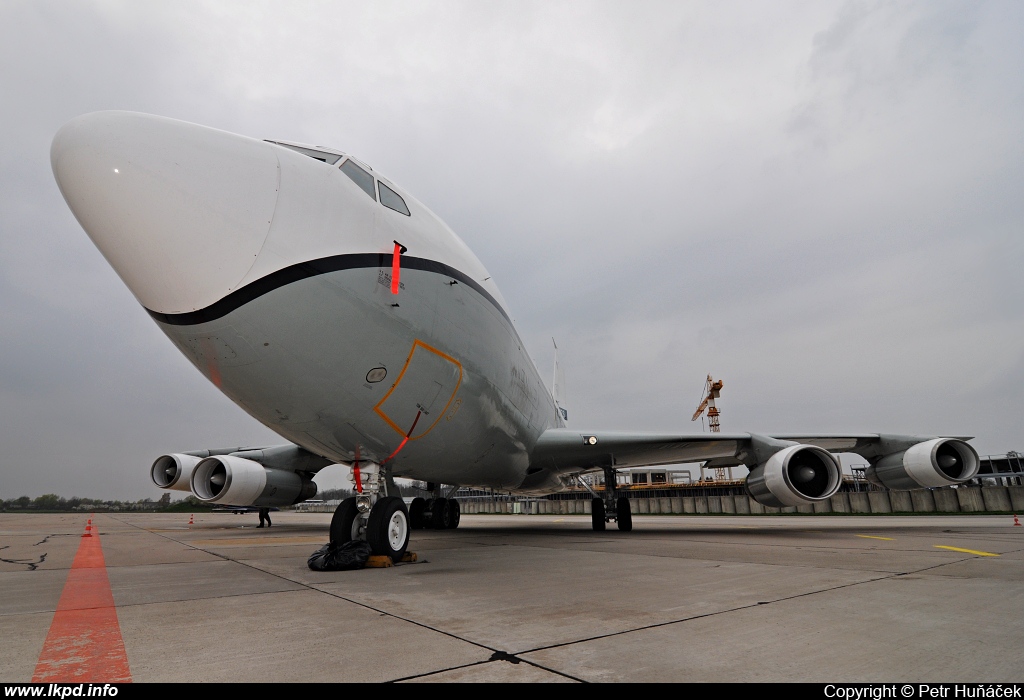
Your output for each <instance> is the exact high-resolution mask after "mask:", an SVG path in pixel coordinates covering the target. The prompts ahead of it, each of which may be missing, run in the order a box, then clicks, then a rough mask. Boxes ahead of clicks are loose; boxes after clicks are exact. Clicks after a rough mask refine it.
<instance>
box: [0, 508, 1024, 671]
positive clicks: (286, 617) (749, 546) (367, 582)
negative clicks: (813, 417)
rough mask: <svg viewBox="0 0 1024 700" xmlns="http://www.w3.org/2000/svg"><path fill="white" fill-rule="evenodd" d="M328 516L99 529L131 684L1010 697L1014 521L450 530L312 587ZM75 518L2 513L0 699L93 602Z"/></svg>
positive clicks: (837, 520) (834, 520)
mask: <svg viewBox="0 0 1024 700" xmlns="http://www.w3.org/2000/svg"><path fill="white" fill-rule="evenodd" d="M330 517H331V516H330V515H329V514H313V513H309V514H304V513H291V512H281V513H274V514H273V518H274V526H273V527H272V528H270V529H257V528H256V527H255V526H256V524H257V517H256V515H255V514H251V515H232V514H226V513H225V514H221V513H204V514H197V515H196V516H195V523H194V524H193V525H192V526H191V527H190V526H189V525H188V521H189V514H187V513H186V514H114V513H112V514H103V513H98V514H96V516H95V519H94V521H93V522H94V523H95V525H96V526H97V527H98V537H99V543H100V545H101V547H102V560H103V562H104V563H105V567H106V573H107V578H108V579H109V587H110V591H111V593H112V596H113V606H114V607H115V608H116V619H115V622H114V626H115V631H116V628H117V626H118V625H119V631H120V638H121V639H123V649H124V653H125V654H126V656H127V662H128V667H129V669H130V674H131V679H132V680H133V681H135V682H146V681H171V682H197V681H219V682H234V681H247V682H299V681H340V682H364V681H405V682H417V681H419V682H423V681H426V682H454V681H469V682H477V681H512V682H576V681H589V682H595V681H646V682H658V681H662V682H663V681H676V682H693V681H755V682H761V681H813V682H858V681H859V682H869V681H888V682H1021V681H1024V527H1014V526H1013V519H1012V518H1011V517H1009V516H1005V515H995V516H988V515H982V516H634V530H633V532H631V533H622V532H618V531H617V530H615V529H612V530H609V531H607V532H602V533H597V532H593V531H591V529H590V518H589V516H559V515H541V516H527V515H464V516H463V517H462V524H461V526H460V527H459V529H458V530H449V531H432V530H421V531H414V532H413V537H412V542H411V544H410V550H411V551H415V552H417V554H418V556H419V561H418V562H416V563H410V564H403V565H399V566H395V567H393V568H389V569H364V570H360V571H341V572H332V573H325V572H314V571H310V570H309V569H308V567H307V566H306V559H307V558H308V557H309V555H310V554H311V553H312V552H313V551H315V550H316V549H317V548H318V547H319V546H320V545H321V544H323V543H324V542H326V539H327V528H328V525H329V523H330ZM87 518H88V515H87V514H86V515H80V514H75V515H70V514H64V515H61V514H55V515H32V514H0V591H2V595H0V638H2V639H3V640H4V653H3V654H0V681H4V682H27V681H29V680H31V679H32V678H33V675H34V673H36V671H37V665H38V664H40V662H41V654H43V650H44V641H47V640H48V634H50V635H51V636H52V635H53V634H54V632H53V631H52V630H51V627H53V628H57V626H58V624H57V618H58V615H55V611H56V610H57V608H58V601H64V602H62V603H61V605H62V607H66V606H67V605H68V603H67V602H66V601H68V600H72V598H71V597H68V596H69V591H67V590H65V588H66V587H67V588H68V589H70V588H72V587H74V586H76V585H84V584H76V583H74V581H75V580H76V579H74V577H73V576H71V575H69V572H70V573H73V572H74V571H75V570H74V569H72V568H71V567H72V562H73V561H81V559H79V560H76V559H75V556H76V552H78V551H79V547H80V545H81V543H82V541H83V540H82V538H81V535H82V532H83V530H84V527H85V524H86V519H87ZM612 527H613V528H614V525H612ZM76 566H77V564H76ZM62 594H63V595H64V596H65V597H64V598H62ZM69 629H70V628H69ZM86 657H87V654H86ZM86 657H82V658H86ZM82 658H79V659H78V661H79V662H81V661H82ZM86 662H87V663H92V662H89V661H88V660H86ZM97 663H100V662H97ZM100 675H102V673H100Z"/></svg>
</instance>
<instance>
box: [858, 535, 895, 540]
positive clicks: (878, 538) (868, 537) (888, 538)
mask: <svg viewBox="0 0 1024 700" xmlns="http://www.w3.org/2000/svg"><path fill="white" fill-rule="evenodd" d="M857 537H863V538H864V539H868V540H890V541H891V540H892V538H891V537H879V536H878V535H857Z"/></svg>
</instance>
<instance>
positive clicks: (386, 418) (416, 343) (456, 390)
mask: <svg viewBox="0 0 1024 700" xmlns="http://www.w3.org/2000/svg"><path fill="white" fill-rule="evenodd" d="M417 348H423V350H425V351H427V352H432V353H434V354H435V355H437V356H439V357H441V358H442V359H444V360H447V361H448V362H450V363H452V364H453V365H455V367H456V368H457V369H458V370H459V378H458V379H457V380H456V381H455V388H454V389H452V393H451V396H449V397H448V401H447V402H446V403H445V405H444V408H443V409H442V410H440V411H437V418H435V419H434V422H433V423H431V424H430V427H428V428H427V429H426V430H424V431H423V432H422V433H420V434H419V435H417V436H415V437H412V436H411V435H410V436H409V439H410V440H419V439H420V438H421V437H423V436H425V435H426V434H427V433H429V432H430V431H431V430H433V429H434V426H436V425H437V424H438V422H439V421H440V420H441V418H442V417H444V415H445V414H446V413H447V412H448V407H449V406H451V404H452V400H453V399H455V395H456V394H458V393H459V387H460V386H462V363H461V362H459V361H458V360H456V359H455V358H454V357H452V356H451V355H448V354H446V353H443V352H441V351H440V350H438V349H437V348H435V347H431V346H430V345H427V344H426V343H424V342H423V341H422V340H419V339H416V340H414V341H413V343H412V350H410V351H409V356H408V357H407V358H405V366H404V367H402V371H401V372H399V374H398V379H396V380H395V383H394V384H392V385H391V388H390V389H388V393H386V394H384V398H382V399H381V400H380V401H378V402H377V405H376V406H374V407H373V410H374V412H375V413H376V414H377V415H378V416H380V417H381V418H383V419H384V421H385V422H386V423H387V424H388V425H390V426H391V427H392V428H393V429H394V431H395V432H396V433H398V434H399V435H401V436H402V437H405V436H406V434H407V433H408V432H409V427H404V428H403V427H401V426H399V425H398V424H397V423H395V422H394V421H393V420H392V419H391V417H390V416H388V415H387V414H386V413H384V411H383V410H382V408H381V406H383V405H384V403H385V402H386V401H387V400H388V397H390V396H391V394H393V393H394V391H395V389H397V388H398V385H399V384H401V383H402V378H403V377H404V376H405V372H406V370H408V369H409V365H410V364H412V357H413V355H414V354H416V349H417Z"/></svg>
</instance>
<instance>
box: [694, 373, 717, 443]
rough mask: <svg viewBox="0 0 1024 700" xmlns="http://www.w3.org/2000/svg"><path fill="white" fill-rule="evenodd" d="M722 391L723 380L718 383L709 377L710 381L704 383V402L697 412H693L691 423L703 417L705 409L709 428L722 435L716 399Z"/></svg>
mask: <svg viewBox="0 0 1024 700" xmlns="http://www.w3.org/2000/svg"><path fill="white" fill-rule="evenodd" d="M721 391H722V380H721V379H719V380H718V381H717V382H716V381H715V380H714V379H712V378H711V375H710V374H709V375H708V379H707V381H706V382H704V400H703V401H701V402H700V406H697V410H696V411H694V412H693V418H691V419H690V420H691V421H695V420H697V419H698V418H700V417H701V414H703V413H704V409H707V411H708V426H709V427H710V428H711V432H713V433H720V432H722V430H721V428H720V427H719V426H718V409H717V408H715V399H717V398H718V396H719V392H721Z"/></svg>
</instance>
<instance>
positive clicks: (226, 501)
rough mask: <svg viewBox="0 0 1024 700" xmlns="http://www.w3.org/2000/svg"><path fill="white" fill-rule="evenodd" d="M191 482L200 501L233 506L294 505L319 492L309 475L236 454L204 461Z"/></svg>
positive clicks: (194, 472)
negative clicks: (265, 464) (236, 455)
mask: <svg viewBox="0 0 1024 700" xmlns="http://www.w3.org/2000/svg"><path fill="white" fill-rule="evenodd" d="M191 484H192V493H193V494H194V495H195V497H196V498H198V499H199V500H200V501H204V502H206V503H217V504H221V505H232V506H290V505H292V504H293V503H298V502H299V501H304V500H306V499H308V498H312V497H313V496H315V495H316V484H315V483H313V481H312V480H311V479H310V478H309V477H307V476H304V475H301V474H298V473H296V472H293V471H286V470H284V469H270V468H268V467H264V466H263V465H262V464H260V463H259V462H254V461H252V460H251V459H245V458H243V457H235V456H232V455H218V456H215V457H207V458H206V459H204V460H202V461H200V462H199V464H197V465H196V468H195V470H194V471H193V472H192V481H191Z"/></svg>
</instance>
